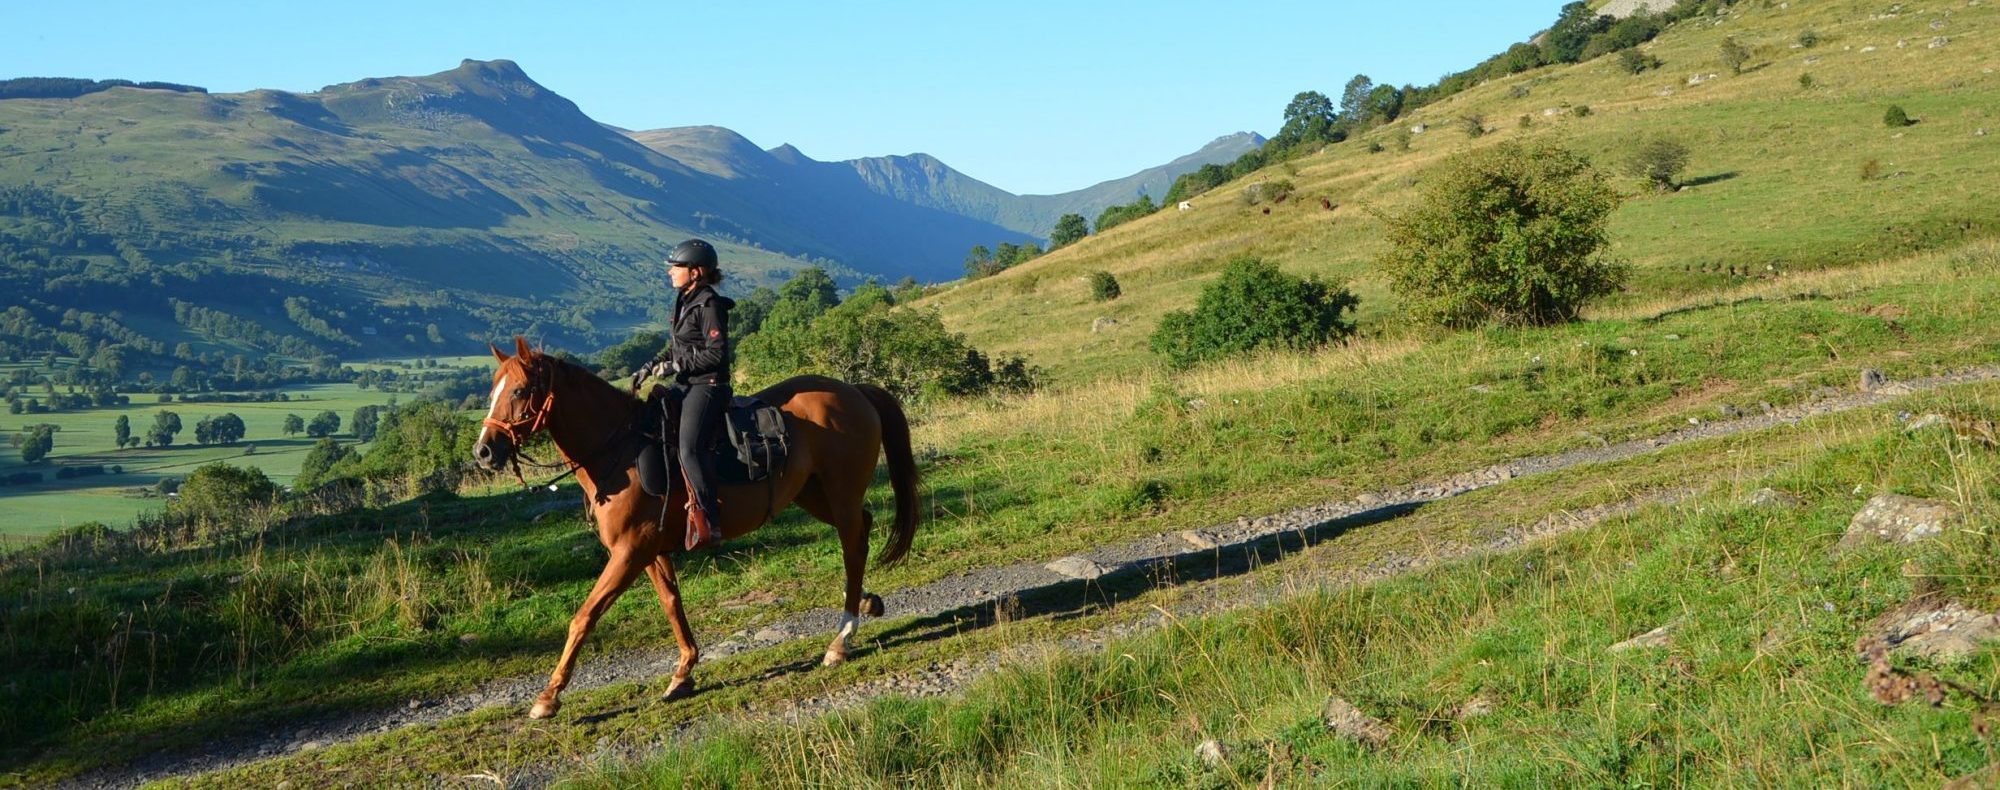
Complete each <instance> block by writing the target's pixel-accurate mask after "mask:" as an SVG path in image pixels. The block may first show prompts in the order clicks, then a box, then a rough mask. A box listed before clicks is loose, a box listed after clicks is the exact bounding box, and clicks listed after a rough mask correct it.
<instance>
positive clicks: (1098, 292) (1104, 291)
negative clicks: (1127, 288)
mask: <svg viewBox="0 0 2000 790" xmlns="http://www.w3.org/2000/svg"><path fill="white" fill-rule="evenodd" d="M1120 293H1121V292H1120V291H1119V290H1118V278H1116V277H1113V276H1111V273H1110V272H1091V273H1090V296H1091V298H1093V299H1096V300H1097V301H1100V302H1109V301H1111V300H1113V299H1116V298H1118V295H1119V294H1120Z"/></svg>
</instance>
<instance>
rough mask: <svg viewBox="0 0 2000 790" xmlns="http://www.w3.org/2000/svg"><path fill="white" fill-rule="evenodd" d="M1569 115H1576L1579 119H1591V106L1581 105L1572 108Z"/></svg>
mask: <svg viewBox="0 0 2000 790" xmlns="http://www.w3.org/2000/svg"><path fill="white" fill-rule="evenodd" d="M1569 114H1571V115H1574V116H1576V117H1578V118H1588V117H1590V105H1588V104H1579V105H1577V106H1575V107H1571V108H1569Z"/></svg>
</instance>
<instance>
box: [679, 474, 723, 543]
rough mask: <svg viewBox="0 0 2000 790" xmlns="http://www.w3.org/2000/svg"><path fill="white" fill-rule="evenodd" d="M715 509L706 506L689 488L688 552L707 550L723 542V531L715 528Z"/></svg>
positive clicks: (692, 488) (690, 487)
mask: <svg viewBox="0 0 2000 790" xmlns="http://www.w3.org/2000/svg"><path fill="white" fill-rule="evenodd" d="M714 514H715V508H714V507H713V506H704V505H703V504H702V502H701V497H700V496H699V495H697V494H696V493H695V491H694V487H693V486H689V487H688V503H687V539H686V546H685V548H686V549H687V550H688V551H694V550H696V549H706V548H709V547H711V546H714V545H715V544H717V543H720V542H722V530H720V529H719V528H717V527H716V526H715V516H714Z"/></svg>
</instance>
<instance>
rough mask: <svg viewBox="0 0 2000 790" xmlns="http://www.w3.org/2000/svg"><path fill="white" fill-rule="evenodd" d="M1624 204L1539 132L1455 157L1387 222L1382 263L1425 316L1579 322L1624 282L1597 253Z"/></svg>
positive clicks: (1618, 269)
mask: <svg viewBox="0 0 2000 790" xmlns="http://www.w3.org/2000/svg"><path fill="white" fill-rule="evenodd" d="M1617 203H1618V198H1617V193H1615V192H1613V191H1612V190H1611V187H1610V186H1609V185H1607V184H1606V183H1605V181H1604V177H1603V176H1602V175H1601V174H1599V173H1598V172H1597V170H1596V169H1595V168H1593V167H1591V165H1590V162H1589V160H1586V159H1585V158H1583V157H1582V156H1580V155H1578V154H1576V153H1574V152H1571V151H1569V150H1568V149H1565V148H1563V147H1561V146H1559V145H1556V144H1554V143H1550V142H1547V141H1541V140H1536V141H1528V142H1521V141H1508V142H1504V143H1500V144H1498V145H1495V146H1493V147H1491V148H1488V149H1484V150H1478V151H1471V152H1467V153H1464V154H1460V155H1458V156H1456V157H1453V158H1452V159H1451V160H1450V161H1449V162H1447V163H1446V164H1445V166H1444V167H1443V168H1442V171H1441V172H1440V173H1439V174H1437V175H1435V176H1432V177H1429V178H1426V179H1425V181H1424V189H1423V193H1422V195H1421V196H1420V197H1419V198H1418V201H1417V204H1416V205H1415V206H1413V207H1411V208H1410V209H1409V210H1408V211H1406V212H1404V213H1403V214H1401V215H1398V216H1393V217H1387V218H1385V219H1386V220H1387V224H1388V228H1389V241H1390V249H1389V251H1388V252H1387V253H1385V254H1384V255H1383V257H1382V265H1383V268H1384V270H1386V271H1387V273H1388V274H1389V277H1390V281H1391V283H1392V284H1393V285H1394V286H1395V288H1396V290H1397V291H1398V292H1399V293H1401V294H1402V295H1403V297H1404V303H1405V305H1407V307H1408V309H1409V310H1410V312H1411V313H1412V314H1413V315H1414V316H1416V317H1417V318H1418V319H1420V320H1424V321H1429V322H1433V323H1437V324H1442V325H1445V326H1452V327H1464V326H1472V325H1476V324H1480V323H1483V322H1486V321H1500V322H1504V323H1524V324H1547V323H1554V322H1559V321H1569V320H1573V319H1574V318H1576V315H1577V311H1578V310H1580V309H1581V308H1582V306H1583V304H1584V303H1585V302H1587V301H1589V300H1590V299H1593V298H1596V297H1598V296H1602V295H1604V294H1608V293H1611V292H1613V291H1616V290H1617V289H1618V287H1619V285H1620V284H1622V283H1623V281H1624V276H1625V269H1624V267H1622V266H1620V265H1618V264H1616V263H1612V262H1609V261H1606V260H1603V259H1602V258H1600V257H1599V256H1598V253H1599V252H1600V251H1601V250H1602V249H1603V247H1604V245H1605V243H1606V242H1607V240H1608V237H1607V235H1606V231H1605V223H1606V220H1607V218H1608V217H1609V216H1610V214H1611V211H1612V209H1614V208H1616V207H1617Z"/></svg>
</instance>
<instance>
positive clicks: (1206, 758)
mask: <svg viewBox="0 0 2000 790" xmlns="http://www.w3.org/2000/svg"><path fill="white" fill-rule="evenodd" d="M1194 754H1195V756H1196V757H1199V758H1201V761H1202V763H1203V764H1205V765H1212V766H1217V767H1220V766H1222V765H1224V764H1227V763H1228V762H1229V749H1228V748H1227V747H1224V746H1223V745H1222V742H1221V741H1218V740H1216V739H1214V738H1210V739H1208V740H1205V741H1202V742H1201V745H1200V746H1196V747H1194Z"/></svg>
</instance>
